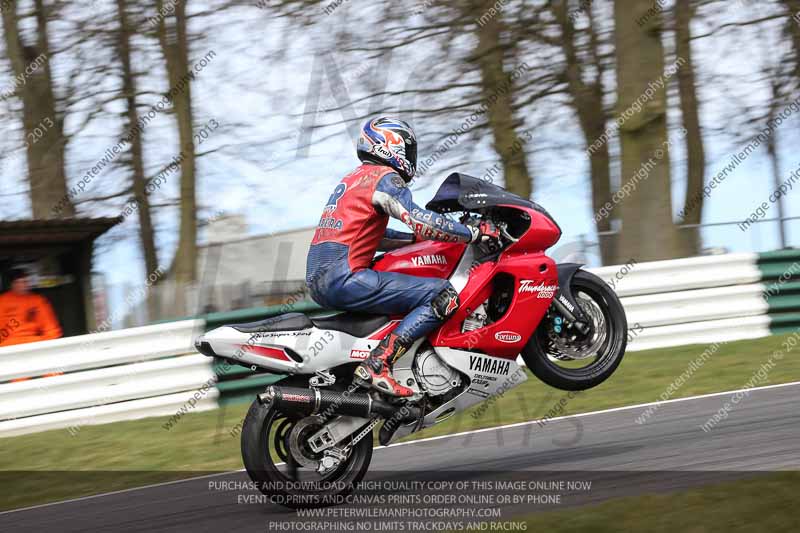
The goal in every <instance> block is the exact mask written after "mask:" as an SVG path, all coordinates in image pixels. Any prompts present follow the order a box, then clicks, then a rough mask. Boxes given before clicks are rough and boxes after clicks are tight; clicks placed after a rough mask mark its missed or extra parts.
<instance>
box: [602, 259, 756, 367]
mask: <svg viewBox="0 0 800 533" xmlns="http://www.w3.org/2000/svg"><path fill="white" fill-rule="evenodd" d="M757 259H758V256H757V255H756V254H726V255H711V256H703V257H692V258H687V259H674V260H670V261H655V262H651V263H632V264H628V265H623V266H609V267H603V268H596V269H590V271H591V272H593V273H595V274H597V275H598V276H600V277H601V278H603V279H604V280H606V282H608V283H609V284H610V285H611V286H612V287H614V290H615V291H616V292H617V294H618V295H619V296H620V300H621V301H622V305H623V306H624V307H625V314H626V316H627V319H628V328H629V329H630V330H631V332H632V333H631V335H630V339H631V340H630V342H629V343H628V351H632V352H633V351H638V350H649V349H652V348H666V347H670V346H681V345H685V344H699V343H708V342H716V341H720V342H722V341H730V340H738V339H752V338H758V337H765V336H767V335H769V323H770V321H769V318H768V317H767V316H766V313H767V304H766V302H765V301H764V299H763V298H762V293H763V291H764V285H763V284H762V283H760V280H761V272H760V271H759V269H758V266H757ZM635 326H636V327H635ZM640 330H641V331H640Z"/></svg>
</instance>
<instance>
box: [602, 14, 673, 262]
mask: <svg viewBox="0 0 800 533" xmlns="http://www.w3.org/2000/svg"><path fill="white" fill-rule="evenodd" d="M648 9H649V4H648V3H647V2H640V1H638V0H617V1H616V2H614V24H615V31H614V34H615V42H616V55H617V65H616V71H617V113H618V115H619V116H620V118H621V120H620V122H621V125H620V131H619V138H620V147H621V161H620V168H621V180H622V183H623V185H622V187H623V188H624V187H625V185H626V183H627V184H633V183H634V182H635V187H631V186H629V187H628V191H629V192H627V193H626V195H627V197H626V198H624V200H623V201H621V202H620V207H619V209H620V213H621V215H622V232H621V234H620V238H619V246H618V249H617V259H618V261H619V262H623V261H626V260H627V259H628V258H631V257H635V258H637V260H641V261H651V260H659V259H666V258H671V257H676V256H677V255H678V235H677V230H676V228H675V225H674V223H673V220H672V201H671V186H670V161H669V146H668V143H667V91H666V83H662V84H660V85H659V84H657V83H656V84H655V86H653V85H652V84H653V83H655V82H657V80H659V79H660V80H662V81H663V79H664V78H663V76H664V46H663V43H662V41H661V31H662V27H661V23H662V22H661V17H660V14H658V13H656V15H655V16H649V18H648V15H647V10H648ZM641 20H645V22H644V23H642V24H638V23H636V24H634V23H632V22H633V21H641ZM647 92H651V94H652V96H651V97H650V98H645V97H644V95H646V93H647ZM637 104H638V105H637ZM637 107H638V109H639V110H636V109H637ZM631 189H633V190H631ZM623 190H624V189H623Z"/></svg>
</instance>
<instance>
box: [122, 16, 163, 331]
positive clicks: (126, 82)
mask: <svg viewBox="0 0 800 533" xmlns="http://www.w3.org/2000/svg"><path fill="white" fill-rule="evenodd" d="M127 3H128V2H127V0H117V18H118V19H119V34H118V40H117V47H118V53H119V58H120V63H121V64H122V93H123V95H124V98H125V105H126V121H127V127H126V131H133V130H134V128H135V127H136V125H137V121H138V115H137V112H136V73H135V72H134V71H133V67H132V66H131V45H130V38H131V34H132V33H133V30H132V28H131V26H130V24H129V20H128V6H127ZM141 135H142V132H141V131H139V132H138V133H136V134H135V135H133V138H132V139H131V160H130V165H131V171H132V172H133V198H134V201H135V202H136V206H137V215H138V217H139V242H140V244H141V247H142V256H143V257H144V266H145V272H146V274H147V275H148V276H149V275H150V274H152V273H153V272H155V271H156V269H157V268H158V252H157V250H156V242H155V231H154V229H153V220H152V217H151V213H150V198H149V195H148V194H147V178H146V177H145V174H144V154H143V148H142V137H141ZM147 309H148V313H149V316H148V319H149V320H155V319H156V316H157V311H158V310H157V309H156V301H155V298H153V297H152V296H151V295H148V298H147Z"/></svg>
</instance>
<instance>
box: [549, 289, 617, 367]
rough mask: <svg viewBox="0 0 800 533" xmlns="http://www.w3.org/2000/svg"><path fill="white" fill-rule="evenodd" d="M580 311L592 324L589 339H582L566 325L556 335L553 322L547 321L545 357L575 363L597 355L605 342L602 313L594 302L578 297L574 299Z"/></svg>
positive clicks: (582, 337)
mask: <svg viewBox="0 0 800 533" xmlns="http://www.w3.org/2000/svg"><path fill="white" fill-rule="evenodd" d="M576 300H577V303H578V305H579V306H580V308H581V310H582V311H583V312H584V314H586V316H588V317H589V318H590V319H591V321H592V324H593V326H594V327H593V332H592V336H591V337H588V338H587V337H584V336H583V335H581V334H580V333H578V332H577V331H576V330H574V329H573V328H570V327H569V326H570V324H569V323H566V324H565V326H562V328H561V332H560V333H557V332H556V331H555V329H554V327H553V321H548V327H547V338H548V341H549V342H548V343H547V347H546V349H545V352H546V353H547V355H548V356H549V357H551V358H553V359H557V360H559V361H576V360H581V359H587V358H589V357H592V356H593V355H595V354H596V353H597V351H598V350H599V349H600V347H601V346H602V345H603V342H605V340H606V327H605V326H606V320H605V317H604V316H603V311H602V310H601V309H600V306H599V305H597V303H596V302H595V301H594V300H591V299H589V298H585V297H582V296H578V298H576Z"/></svg>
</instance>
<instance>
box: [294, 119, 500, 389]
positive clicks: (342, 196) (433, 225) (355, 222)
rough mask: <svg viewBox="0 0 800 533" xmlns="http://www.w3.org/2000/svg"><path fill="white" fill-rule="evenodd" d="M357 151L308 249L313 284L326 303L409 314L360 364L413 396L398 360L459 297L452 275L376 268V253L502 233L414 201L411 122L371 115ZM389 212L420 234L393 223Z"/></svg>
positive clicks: (365, 376) (367, 381) (369, 382)
mask: <svg viewBox="0 0 800 533" xmlns="http://www.w3.org/2000/svg"><path fill="white" fill-rule="evenodd" d="M357 154H358V158H359V159H360V160H361V162H362V164H361V166H359V167H358V168H356V169H355V170H354V171H353V172H351V173H350V174H348V175H347V176H345V177H344V179H342V181H341V182H340V183H339V185H337V187H336V189H334V191H333V194H332V195H331V197H330V199H328V203H327V204H326V205H325V209H324V210H323V212H322V217H321V219H320V222H319V227H318V228H317V231H316V233H315V234H314V239H313V240H312V242H311V249H310V250H309V252H308V262H307V267H306V283H307V284H308V287H309V289H310V292H311V296H312V298H313V299H314V300H315V301H316V302H317V303H319V304H320V305H322V306H324V307H329V308H335V309H343V310H351V311H364V312H367V313H375V314H405V315H406V316H405V318H404V319H403V321H402V322H400V324H399V325H398V326H397V328H396V329H395V330H394V331H393V332H391V333H390V334H389V335H387V336H386V337H385V338H384V339H383V340H382V341H381V342H380V343H379V344H378V346H377V347H376V348H375V349H374V350H372V352H371V353H370V355H369V357H368V358H367V359H366V360H365V361H364V362H363V363H362V364H361V365H360V366H359V367H358V368H357V369H356V382H357V383H359V384H361V385H364V386H372V387H374V388H376V389H378V390H380V391H381V392H384V393H386V394H390V395H394V396H403V397H407V396H411V395H412V394H413V391H412V390H411V389H409V388H408V387H405V386H403V385H401V384H400V383H398V382H397V381H396V380H395V379H394V377H393V375H392V366H393V365H394V363H395V361H397V360H398V359H399V358H400V356H401V355H403V353H405V352H406V350H408V348H409V347H410V346H411V345H412V344H413V342H414V341H415V340H416V339H419V338H422V337H423V336H425V335H427V334H428V333H430V332H431V331H433V330H434V329H435V328H436V327H437V326H439V325H440V324H442V323H443V322H444V321H445V320H446V319H447V318H448V317H450V316H451V315H452V314H453V313H454V312H455V311H456V309H458V307H459V305H460V302H459V299H458V293H457V292H456V290H455V289H454V288H453V286H452V285H451V284H450V282H449V281H447V280H445V279H438V278H423V277H418V276H409V275H406V274H399V273H395V272H377V271H375V270H372V269H371V268H370V267H371V266H372V259H373V257H374V255H375V252H376V251H378V249H390V248H392V247H397V245H398V243H402V244H409V243H412V242H415V241H416V240H426V239H427V240H438V241H450V242H464V243H472V242H475V241H477V240H480V239H483V238H484V237H487V238H496V237H497V236H498V234H499V232H498V230H497V228H496V227H495V226H493V225H492V224H491V223H488V222H481V223H480V224H479V225H477V226H476V225H464V224H459V223H458V222H454V221H452V220H450V219H449V218H446V217H444V216H442V215H440V214H438V213H434V212H432V211H428V210H426V209H422V208H420V207H419V206H417V205H416V204H415V203H414V202H413V200H412V199H411V191H410V190H409V189H408V186H407V185H408V182H409V181H410V180H411V178H413V177H414V174H415V172H416V167H417V140H416V136H415V135H414V131H413V130H412V129H411V126H410V125H409V124H408V123H406V122H404V121H402V120H397V119H395V118H389V117H379V118H375V119H372V120H369V121H367V122H366V123H365V124H364V126H363V128H362V129H361V135H360V137H359V139H358V146H357ZM389 217H393V218H396V219H398V220H401V221H402V222H403V223H405V224H406V225H407V226H409V227H410V228H411V229H412V230H413V232H414V233H413V234H409V233H404V232H399V231H394V230H391V229H387V227H386V226H387V224H388V222H389Z"/></svg>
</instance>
